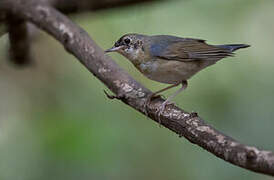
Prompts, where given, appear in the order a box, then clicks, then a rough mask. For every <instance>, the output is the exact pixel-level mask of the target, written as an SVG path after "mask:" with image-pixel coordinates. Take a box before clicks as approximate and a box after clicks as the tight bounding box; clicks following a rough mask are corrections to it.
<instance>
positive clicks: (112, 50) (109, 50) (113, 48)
mask: <svg viewBox="0 0 274 180" xmlns="http://www.w3.org/2000/svg"><path fill="white" fill-rule="evenodd" d="M121 48H123V47H122V46H118V47H115V46H113V47H112V48H109V49H107V50H105V53H108V52H115V51H118V50H119V49H121Z"/></svg>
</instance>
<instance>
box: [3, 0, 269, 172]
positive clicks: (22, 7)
mask: <svg viewBox="0 0 274 180" xmlns="http://www.w3.org/2000/svg"><path fill="white" fill-rule="evenodd" d="M7 4H8V5H7V6H6V10H7V11H12V12H13V13H16V14H17V15H18V16H20V17H22V18H24V19H25V20H26V21H30V22H32V23H33V24H35V25H37V26H38V27H40V28H41V29H43V30H44V31H46V32H47V33H49V34H50V35H51V36H53V37H54V38H55V39H57V40H58V41H60V43H61V44H63V45H64V48H65V49H66V50H67V51H68V52H69V53H71V54H73V55H74V56H75V57H76V59H78V60H79V61H80V62H81V63H82V64H83V65H84V66H85V67H86V68H87V69H88V70H89V71H90V72H91V73H92V74H93V75H94V76H96V77H97V78H98V79H99V80H101V81H102V82H103V83H104V84H105V85H106V86H107V87H108V88H109V89H110V90H111V91H112V92H113V93H115V94H116V95H117V96H118V97H119V99H121V100H122V101H123V102H124V103H126V104H127V105H129V106H130V107H132V108H134V109H136V110H137V111H139V112H141V113H143V114H145V113H146V112H148V116H149V117H150V118H151V119H152V120H154V121H156V122H158V121H159V119H158V116H157V113H156V110H157V107H159V106H160V104H161V103H163V101H164V100H163V99H161V98H158V99H155V100H153V101H152V103H151V104H150V105H149V106H148V108H147V110H146V109H145V108H144V103H145V100H146V97H147V96H148V95H149V94H151V92H150V91H149V90H148V89H146V88H145V87H143V86H142V85H141V84H139V83H138V82H136V81H135V80H134V79H133V78H132V77H130V76H129V74H128V73H126V72H125V71H124V70H122V69H121V68H120V67H119V66H118V65H117V64H116V63H115V62H114V61H113V60H112V59H111V58H110V57H109V56H106V55H105V54H104V53H103V51H102V49H101V48H100V47H99V46H98V45H97V44H96V43H95V42H94V41H93V40H92V39H91V38H90V37H89V35H88V34H87V33H86V32H85V31H84V30H83V29H81V28H80V27H78V26H77V25H75V24H74V23H73V22H71V21H70V20H69V19H68V18H67V17H66V16H64V15H63V14H61V13H60V12H58V11H57V10H55V9H54V8H52V7H50V6H48V5H46V4H43V3H42V2H39V1H37V0H28V2H25V1H24V2H23V1H20V0H8V3H7ZM160 118H161V122H162V125H163V126H165V127H166V128H168V129H170V130H171V131H173V132H175V133H177V134H178V135H179V136H184V137H185V138H187V139H188V140H189V141H190V142H192V143H194V144H197V145H198V146H200V147H202V148H204V149H205V150H207V151H209V152H211V153H212V154H214V155H215V156H217V157H219V158H221V159H223V160H225V161H227V162H230V163H232V164H234V165H237V166H240V167H243V168H245V169H249V170H251V171H254V172H260V173H264V174H268V175H272V176H273V175H274V154H273V152H271V151H265V150H259V149H258V148H256V147H253V146H248V145H244V144H241V143H239V142H238V141H236V140H234V139H232V138H231V137H229V136H226V135H224V134H223V133H221V132H219V131H218V130H216V129H214V128H213V127H211V126H210V125H208V124H207V123H205V122H204V121H203V120H202V119H201V118H200V117H199V116H198V115H197V114H195V113H188V112H186V111H184V110H182V109H180V108H178V107H176V106H174V105H169V106H168V107H167V108H166V110H165V111H164V112H163V113H162V115H161V117H160Z"/></svg>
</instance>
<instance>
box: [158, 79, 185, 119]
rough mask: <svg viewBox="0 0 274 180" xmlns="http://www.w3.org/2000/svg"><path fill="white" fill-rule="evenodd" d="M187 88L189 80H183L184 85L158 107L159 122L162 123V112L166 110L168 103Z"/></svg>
mask: <svg viewBox="0 0 274 180" xmlns="http://www.w3.org/2000/svg"><path fill="white" fill-rule="evenodd" d="M186 88H187V81H182V87H181V88H180V89H178V90H177V91H176V92H175V93H174V94H172V95H171V96H169V97H168V98H167V99H166V100H165V101H164V102H163V103H162V104H161V105H160V107H159V108H158V109H157V115H158V119H159V123H160V124H161V114H162V113H163V112H164V110H165V108H166V105H168V104H172V103H171V102H170V101H171V100H172V99H173V98H174V97H175V96H177V95H178V94H179V93H180V92H182V91H183V90H184V89H186Z"/></svg>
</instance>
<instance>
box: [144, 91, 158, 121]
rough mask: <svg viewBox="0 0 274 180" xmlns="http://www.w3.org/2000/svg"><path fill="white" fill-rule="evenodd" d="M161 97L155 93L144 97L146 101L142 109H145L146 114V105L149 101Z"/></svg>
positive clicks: (146, 113)
mask: <svg viewBox="0 0 274 180" xmlns="http://www.w3.org/2000/svg"><path fill="white" fill-rule="evenodd" d="M159 97H161V95H155V94H153V93H152V94H150V95H148V97H147V98H146V101H145V103H144V110H145V115H146V116H148V105H149V104H150V103H151V101H152V100H153V99H156V98H159Z"/></svg>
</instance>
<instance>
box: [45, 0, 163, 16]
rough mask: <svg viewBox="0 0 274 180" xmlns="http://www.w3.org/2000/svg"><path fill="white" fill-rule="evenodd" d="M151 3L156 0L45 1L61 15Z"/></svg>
mask: <svg viewBox="0 0 274 180" xmlns="http://www.w3.org/2000/svg"><path fill="white" fill-rule="evenodd" d="M152 1H156V0H100V1H97V0H80V1H79V0H47V3H49V4H51V5H52V6H54V7H55V8H57V9H58V10H60V11H61V12H63V13H74V12H76V13H77V12H81V11H90V10H92V11H97V10H102V9H109V8H115V7H121V6H129V5H134V4H141V3H148V2H152ZM158 1H159V0H158Z"/></svg>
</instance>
